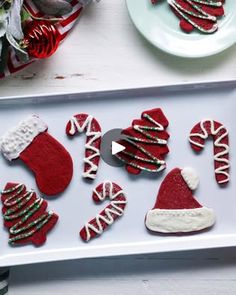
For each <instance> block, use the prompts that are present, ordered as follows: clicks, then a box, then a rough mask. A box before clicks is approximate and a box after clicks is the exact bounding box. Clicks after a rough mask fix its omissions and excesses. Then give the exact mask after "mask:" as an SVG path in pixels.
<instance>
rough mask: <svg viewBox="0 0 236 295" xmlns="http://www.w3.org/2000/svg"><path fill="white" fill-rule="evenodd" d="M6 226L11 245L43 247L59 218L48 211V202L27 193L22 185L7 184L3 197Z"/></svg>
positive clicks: (31, 193) (34, 194) (30, 192)
mask: <svg viewBox="0 0 236 295" xmlns="http://www.w3.org/2000/svg"><path fill="white" fill-rule="evenodd" d="M1 200H2V204H3V209H2V213H3V218H4V225H5V227H7V228H8V229H9V233H10V237H9V244H10V245H18V244H27V243H32V244H34V245H35V246H41V245H42V244H44V243H45V241H46V237H47V234H48V232H49V231H50V230H51V229H52V228H53V227H54V226H55V224H56V223H57V220H58V216H57V215H56V214H55V213H53V212H52V211H46V209H47V202H46V201H45V200H43V199H41V198H39V197H37V196H36V193H35V192H33V191H27V190H26V187H25V185H24V184H22V183H19V184H17V183H7V185H6V187H5V189H4V190H3V191H2V196H1Z"/></svg>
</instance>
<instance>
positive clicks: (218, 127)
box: [189, 119, 230, 184]
mask: <svg viewBox="0 0 236 295" xmlns="http://www.w3.org/2000/svg"><path fill="white" fill-rule="evenodd" d="M209 136H212V137H213V142H214V166H215V178H216V181H217V183H218V184H227V183H228V182H229V180H230V175H229V169H230V162H229V134H228V130H227V129H226V127H225V126H224V125H223V124H221V123H219V122H217V121H214V120H212V119H205V120H202V121H201V122H199V123H197V124H196V125H195V126H194V127H193V129H192V130H191V132H190V135H189V142H190V144H191V147H192V149H193V150H194V151H196V152H200V151H201V150H202V149H203V148H204V143H205V140H206V139H207V138H208V137H209Z"/></svg>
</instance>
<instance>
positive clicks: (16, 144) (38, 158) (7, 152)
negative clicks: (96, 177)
mask: <svg viewBox="0 0 236 295" xmlns="http://www.w3.org/2000/svg"><path fill="white" fill-rule="evenodd" d="M47 128H48V127H47V125H46V124H45V123H44V122H43V121H42V120H41V119H40V118H39V117H37V116H35V115H32V116H29V117H28V118H26V119H25V120H24V121H22V122H20V123H19V125H18V126H16V127H15V128H13V129H11V130H10V131H8V132H7V133H6V134H5V135H3V136H2V137H1V139H0V149H1V151H2V153H3V155H4V157H5V158H6V159H8V160H9V161H12V160H15V159H17V158H20V159H21V160H22V161H23V162H24V163H25V164H26V165H27V167H28V168H29V169H30V170H32V172H33V173H34V175H35V179H36V183H37V185H38V188H39V189H40V191H41V192H42V193H44V194H45V195H48V196H52V195H56V194H59V193H61V192H63V191H64V190H65V189H66V187H67V186H68V185H69V183H70V181H71V178H72V173H73V164H72V159H71V156H70V154H69V153H68V152H67V151H66V149H65V148H64V147H63V146H62V145H61V144H60V143H59V142H58V141H57V140H56V139H54V138H53V137H52V136H51V135H50V134H49V133H48V132H47Z"/></svg>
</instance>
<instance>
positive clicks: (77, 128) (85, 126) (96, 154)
mask: <svg viewBox="0 0 236 295" xmlns="http://www.w3.org/2000/svg"><path fill="white" fill-rule="evenodd" d="M76 132H78V133H82V132H85V134H86V136H87V139H86V144H85V158H84V173H83V177H85V178H89V179H95V177H96V175H97V170H98V165H99V161H100V146H101V126H100V125H99V123H98V121H97V120H96V119H95V118H94V117H93V116H91V115H88V114H77V115H74V116H73V117H72V118H71V119H70V121H69V122H68V123H67V126H66V133H67V135H69V136H73V135H75V134H76Z"/></svg>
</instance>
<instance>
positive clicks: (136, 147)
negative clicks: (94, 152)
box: [115, 109, 169, 174]
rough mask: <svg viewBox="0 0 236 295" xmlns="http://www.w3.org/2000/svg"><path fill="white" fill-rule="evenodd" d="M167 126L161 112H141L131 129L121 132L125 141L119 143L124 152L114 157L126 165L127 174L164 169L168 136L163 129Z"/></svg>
mask: <svg viewBox="0 0 236 295" xmlns="http://www.w3.org/2000/svg"><path fill="white" fill-rule="evenodd" d="M168 124H169V122H168V120H167V119H166V117H165V115H164V114H163V112H162V110H161V109H153V110H148V111H145V112H143V113H142V115H141V119H140V120H133V122H132V127H130V128H127V129H124V130H123V131H122V134H123V135H125V139H122V140H120V141H119V143H120V144H122V145H123V146H124V147H125V150H123V151H121V152H120V153H118V154H116V155H115V156H116V157H117V158H118V159H119V160H121V161H123V162H124V163H126V170H127V171H128V172H129V173H132V174H139V173H140V172H141V171H142V170H145V171H148V172H159V171H161V170H163V169H165V168H166V162H165V161H164V157H165V155H166V154H167V153H168V152H169V149H168V147H167V141H168V138H169V134H168V133H167V132H166V130H165V129H166V128H167V126H168Z"/></svg>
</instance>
